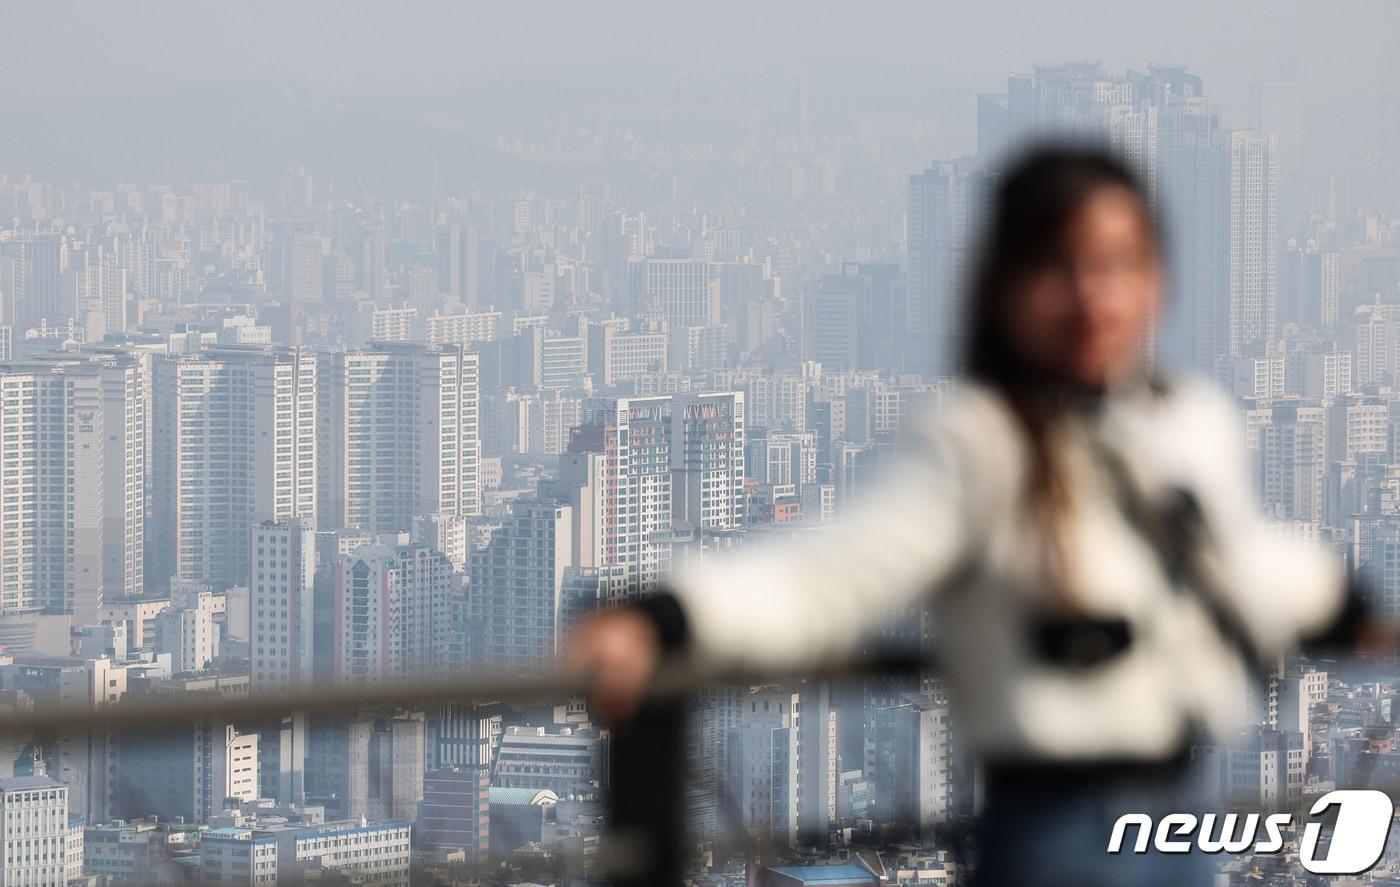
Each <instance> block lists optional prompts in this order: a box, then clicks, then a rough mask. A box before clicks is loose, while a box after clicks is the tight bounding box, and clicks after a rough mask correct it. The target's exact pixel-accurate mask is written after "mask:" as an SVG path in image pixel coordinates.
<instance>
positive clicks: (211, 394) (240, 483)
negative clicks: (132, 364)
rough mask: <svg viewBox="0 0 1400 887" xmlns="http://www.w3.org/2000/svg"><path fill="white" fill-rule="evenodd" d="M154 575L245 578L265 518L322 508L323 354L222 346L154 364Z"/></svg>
mask: <svg viewBox="0 0 1400 887" xmlns="http://www.w3.org/2000/svg"><path fill="white" fill-rule="evenodd" d="M152 387H153V421H152V427H153V434H152V437H153V442H152V446H153V451H154V463H153V469H154V504H155V508H154V514H153V524H154V528H155V538H154V539H153V540H152V551H153V553H154V557H153V560H154V561H155V563H154V564H153V565H152V572H153V574H154V575H153V577H152V578H153V580H154V581H163V580H164V579H165V578H167V577H169V576H172V575H173V576H176V577H179V578H182V579H194V580H199V581H204V582H210V583H215V584H226V585H241V584H245V583H246V582H247V581H248V575H249V552H250V547H249V542H250V541H251V539H252V531H253V528H254V527H256V526H257V525H258V523H260V522H261V521H264V520H283V519H285V518H291V517H297V518H301V519H303V520H306V521H314V520H315V516H316V481H317V471H316V458H317V452H316V431H317V420H316V408H317V361H316V357H315V356H313V355H312V354H310V353H308V352H303V351H301V350H300V349H295V348H282V347H268V346H223V347H216V348H210V349H207V350H204V351H200V352H197V353H195V354H192V355H183V356H170V357H161V358H158V359H157V360H156V361H155V364H154V378H153V386H152Z"/></svg>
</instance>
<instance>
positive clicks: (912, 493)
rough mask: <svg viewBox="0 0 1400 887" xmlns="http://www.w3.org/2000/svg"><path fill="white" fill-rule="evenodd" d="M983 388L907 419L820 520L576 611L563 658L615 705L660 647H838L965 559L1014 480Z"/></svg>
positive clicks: (633, 689) (997, 413)
mask: <svg viewBox="0 0 1400 887" xmlns="http://www.w3.org/2000/svg"><path fill="white" fill-rule="evenodd" d="M1010 421H1011V420H1010V418H1009V416H1007V415H1006V414H1005V413H1004V411H1003V408H1002V407H1001V406H1000V405H999V404H998V403H996V402H995V401H993V400H992V399H991V398H990V397H988V396H987V395H985V394H981V395H975V396H974V395H973V394H971V393H966V394H962V395H959V396H958V397H957V398H956V401H955V402H952V403H949V404H948V405H946V406H945V407H944V408H943V409H941V410H939V411H938V412H937V413H934V414H931V415H929V416H928V417H924V418H921V419H920V420H918V424H917V425H916V426H915V427H914V428H913V429H912V433H911V434H910V435H908V437H907V438H906V440H905V441H904V448H903V451H902V453H903V455H902V456H901V458H900V459H899V460H898V461H897V463H896V464H895V465H893V466H891V468H890V470H888V471H886V472H885V474H884V476H883V477H882V478H881V480H880V481H879V482H878V484H877V485H876V486H875V487H874V488H873V489H871V490H870V491H869V492H868V493H866V494H865V495H864V496H863V497H862V500H861V501H860V502H859V503H858V504H857V505H856V507H855V508H854V509H852V511H851V512H850V513H848V514H846V515H843V516H842V517H841V518H839V519H838V520H837V522H836V523H835V524H833V525H832V526H831V527H829V528H826V529H821V530H810V531H804V532H802V533H800V534H799V535H796V536H793V537H785V538H783V539H781V540H773V541H770V542H762V543H756V544H754V545H752V547H750V548H746V549H743V550H740V551H736V552H733V553H726V554H723V555H719V556H715V557H714V558H712V559H708V560H706V561H705V562H704V563H703V564H701V565H699V566H697V567H694V568H691V569H687V570H683V571H681V572H679V573H678V574H677V575H675V576H674V577H673V578H672V580H671V582H670V583H669V585H668V586H667V589H666V591H665V592H663V595H662V596H661V597H660V598H658V599H655V600H653V601H651V602H649V603H647V604H644V605H643V606H642V607H641V608H631V609H626V610H621V611H616V612H614V613H610V614H604V615H603V616H600V617H598V618H596V619H594V620H591V621H589V622H588V623H585V624H584V625H583V626H581V627H580V629H579V631H578V632H577V633H576V637H575V638H574V639H573V642H572V643H571V645H570V655H569V661H570V663H571V664H572V665H573V666H575V667H579V668H587V669H592V670H593V671H594V672H595V674H596V676H597V678H596V680H597V686H598V691H597V692H596V693H595V702H596V703H597V704H599V705H600V707H602V708H603V709H605V710H607V709H611V710H612V711H611V714H613V715H614V716H625V714H626V713H627V712H628V711H629V710H630V709H629V706H630V705H631V704H634V702H635V699H636V697H638V696H639V695H640V693H641V690H642V688H643V687H644V686H645V681H646V679H647V678H648V677H649V676H650V674H651V671H652V669H653V667H654V665H655V663H656V660H657V658H658V656H659V655H660V651H661V650H662V648H663V647H666V646H671V647H675V648H679V649H680V650H682V651H683V655H684V656H685V661H686V662H688V663H690V664H692V665H693V666H694V667H696V668H699V669H707V668H726V667H729V668H734V667H749V668H754V669H764V668H775V669H788V668H800V667H802V666H803V665H806V664H816V663H822V662H831V661H833V660H839V659H840V658H842V657H845V656H849V655H851V654H852V653H854V651H855V650H856V649H857V648H858V647H859V645H860V643H861V641H862V640H863V639H864V638H865V637H866V636H868V634H869V633H870V632H871V631H873V630H874V629H876V628H877V627H879V626H880V625H881V624H882V623H883V622H884V621H886V620H887V619H888V618H890V616H891V615H893V614H894V613H896V612H897V611H899V610H900V609H902V608H904V607H907V606H908V605H909V604H911V603H913V602H915V601H917V600H918V599H919V598H920V597H922V596H924V595H926V594H930V593H932V592H933V591H934V590H935V589H937V588H938V587H940V586H941V585H942V584H943V583H944V582H945V581H946V580H947V579H948V578H949V577H950V576H952V575H953V574H954V573H955V572H956V571H957V570H958V569H959V568H960V567H961V566H963V565H965V564H966V563H967V562H968V559H969V557H970V556H971V555H972V553H973V552H974V550H975V545H976V543H977V540H978V539H979V538H981V534H982V525H983V524H985V522H986V517H985V516H986V515H989V514H990V513H992V512H993V511H994V510H995V503H996V501H997V500H998V499H999V498H1002V497H1004V496H1005V493H1004V492H1003V491H1005V490H1010V489H1014V485H1015V483H1016V480H1015V478H1014V477H1013V475H1014V474H1015V473H1016V471H1017V469H1016V465H1017V464H1018V457H1019V455H1020V454H1019V453H1018V452H1017V450H1016V448H1017V447H1018V446H1019V445H1020V438H1019V436H1018V435H1017V434H1016V429H1015V427H1014V426H1013V425H1011V424H1010Z"/></svg>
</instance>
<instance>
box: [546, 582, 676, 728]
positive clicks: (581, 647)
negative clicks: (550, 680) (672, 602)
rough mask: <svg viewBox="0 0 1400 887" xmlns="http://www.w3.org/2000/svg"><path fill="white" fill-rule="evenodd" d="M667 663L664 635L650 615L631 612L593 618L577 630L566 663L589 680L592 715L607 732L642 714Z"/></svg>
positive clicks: (566, 655) (603, 614) (603, 613)
mask: <svg viewBox="0 0 1400 887" xmlns="http://www.w3.org/2000/svg"><path fill="white" fill-rule="evenodd" d="M660 659H661V634H660V632H659V630H658V629H657V626H656V623H655V621H654V620H653V619H652V618H651V617H650V616H649V615H648V614H646V613H645V612H642V611H641V610H636V609H632V608H628V607H623V608H620V609H616V610H610V611H605V612H602V613H599V614H597V615H595V616H591V617H589V618H588V619H586V620H585V621H584V622H583V623H581V624H580V625H579V626H578V628H576V629H575V630H574V633H573V637H572V638H570V640H569V643H568V645H567V647H566V649H565V654H564V662H565V664H566V665H567V666H568V667H569V668H571V669H575V670H578V671H583V672H585V673H587V674H588V676H589V684H590V688H591V689H590V691H589V694H588V705H589V709H590V710H591V711H592V712H593V714H594V715H595V716H596V717H597V718H598V720H599V722H600V723H602V724H604V725H607V726H618V725H622V724H626V723H627V721H628V720H630V719H631V717H632V716H633V715H634V714H636V711H637V707H638V705H640V704H641V701H642V697H643V696H644V695H646V691H647V686H648V685H649V684H650V682H651V679H652V677H653V675H654V674H655V673H656V666H657V663H658V662H659V661H660Z"/></svg>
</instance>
